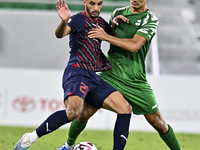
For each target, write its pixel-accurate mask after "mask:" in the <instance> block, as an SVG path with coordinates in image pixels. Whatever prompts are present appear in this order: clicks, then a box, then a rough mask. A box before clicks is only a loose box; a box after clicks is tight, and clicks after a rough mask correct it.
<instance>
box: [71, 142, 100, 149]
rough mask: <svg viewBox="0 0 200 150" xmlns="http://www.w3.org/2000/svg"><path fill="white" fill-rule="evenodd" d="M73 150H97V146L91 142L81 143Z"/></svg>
mask: <svg viewBox="0 0 200 150" xmlns="http://www.w3.org/2000/svg"><path fill="white" fill-rule="evenodd" d="M73 150H97V148H96V146H95V145H94V144H92V143H90V142H80V143H78V144H76V146H75V147H74V149H73Z"/></svg>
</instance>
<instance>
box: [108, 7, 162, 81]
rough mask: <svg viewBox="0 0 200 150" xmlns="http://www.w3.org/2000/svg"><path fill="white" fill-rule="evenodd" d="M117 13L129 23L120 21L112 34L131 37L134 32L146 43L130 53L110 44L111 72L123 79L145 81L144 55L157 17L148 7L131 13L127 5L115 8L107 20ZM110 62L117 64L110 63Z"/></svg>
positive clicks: (156, 24) (153, 33) (155, 25)
mask: <svg viewBox="0 0 200 150" xmlns="http://www.w3.org/2000/svg"><path fill="white" fill-rule="evenodd" d="M118 15H123V16H125V17H126V18H128V19H129V23H125V22H122V23H120V24H119V26H118V27H117V28H116V31H115V33H114V36H115V37H118V38H133V37H134V35H135V34H138V35H140V36H143V37H145V38H146V43H145V44H144V45H143V46H142V47H141V49H140V50H139V51H138V52H137V53H131V52H129V51H126V50H122V49H121V48H119V47H117V46H114V45H110V50H109V52H108V59H109V61H110V63H111V66H112V70H113V73H114V74H115V75H117V76H118V77H119V78H122V79H123V80H128V81H133V80H134V81H135V82H137V81H138V80H139V82H141V81H143V80H145V81H146V72H145V57H146V55H147V52H148V51H149V47H150V43H151V40H152V38H153V37H154V35H155V34H156V31H157V26H158V19H157V17H156V16H155V15H154V14H153V13H152V12H151V11H150V10H149V9H148V10H147V11H146V12H143V13H136V14H133V13H132V12H131V11H130V6H127V7H123V8H118V9H116V10H115V11H114V12H113V14H112V16H111V19H110V21H109V22H110V23H112V20H113V19H114V18H115V17H116V16H118ZM112 63H115V64H117V65H112ZM113 67H114V68H113Z"/></svg>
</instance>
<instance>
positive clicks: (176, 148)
mask: <svg viewBox="0 0 200 150" xmlns="http://www.w3.org/2000/svg"><path fill="white" fill-rule="evenodd" d="M168 126H169V131H168V132H167V133H166V134H160V137H161V138H162V139H163V141H164V142H165V143H166V144H167V146H168V147H169V148H170V149H171V150H181V146H180V144H179V142H178V140H177V138H176V135H175V133H174V131H173V129H172V127H171V126H170V125H168Z"/></svg>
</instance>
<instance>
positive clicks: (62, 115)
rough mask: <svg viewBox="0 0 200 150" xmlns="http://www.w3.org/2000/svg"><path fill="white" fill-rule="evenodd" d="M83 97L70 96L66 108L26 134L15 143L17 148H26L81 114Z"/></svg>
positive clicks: (16, 149)
mask: <svg viewBox="0 0 200 150" xmlns="http://www.w3.org/2000/svg"><path fill="white" fill-rule="evenodd" d="M83 102H84V101H83V99H82V98H81V97H79V96H69V97H68V98H67V100H65V105H66V110H60V111H56V112H55V113H53V114H51V115H50V116H49V117H48V118H47V119H46V120H45V121H44V122H43V123H42V124H41V125H40V126H39V127H38V128H37V129H36V130H35V131H33V132H31V133H27V134H25V135H24V136H23V137H22V138H21V139H20V140H19V141H18V142H17V143H16V145H15V148H14V149H15V150H26V149H28V148H29V147H30V146H31V145H32V143H34V142H35V141H36V140H37V139H38V138H39V137H42V136H44V135H46V134H48V133H50V132H53V131H55V130H56V129H58V128H59V127H60V126H62V125H64V124H66V123H69V122H70V121H72V120H74V119H75V118H77V117H78V116H79V114H80V113H81V111H82V108H83Z"/></svg>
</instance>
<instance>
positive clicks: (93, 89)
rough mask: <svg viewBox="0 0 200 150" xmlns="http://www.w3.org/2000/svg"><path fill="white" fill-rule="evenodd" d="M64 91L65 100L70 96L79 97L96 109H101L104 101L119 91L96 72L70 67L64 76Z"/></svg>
mask: <svg viewBox="0 0 200 150" xmlns="http://www.w3.org/2000/svg"><path fill="white" fill-rule="evenodd" d="M63 89H64V100H66V98H67V97H68V96H70V95H77V96H80V97H82V98H83V100H84V101H85V102H86V103H88V104H90V105H92V106H93V107H95V108H101V107H102V105H103V102H104V100H105V99H106V98H107V97H108V96H109V95H110V94H111V93H113V92H114V91H117V90H116V89H115V88H114V87H112V86H111V85H110V84H108V83H107V82H105V81H103V80H102V79H101V77H100V76H98V75H97V74H96V73H95V72H94V71H90V70H87V69H82V68H77V67H73V66H69V65H68V66H67V67H66V69H65V71H64V74H63Z"/></svg>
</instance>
